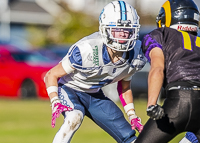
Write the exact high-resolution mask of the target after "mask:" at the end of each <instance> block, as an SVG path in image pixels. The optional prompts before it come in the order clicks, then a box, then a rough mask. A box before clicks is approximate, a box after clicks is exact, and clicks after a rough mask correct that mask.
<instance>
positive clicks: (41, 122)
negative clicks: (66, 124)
mask: <svg viewBox="0 0 200 143" xmlns="http://www.w3.org/2000/svg"><path fill="white" fill-rule="evenodd" d="M118 105H119V107H120V108H121V105H120V104H118ZM135 108H136V113H137V115H138V116H139V117H141V118H142V123H143V124H144V123H145V122H146V121H147V119H148V117H147V116H146V100H139V99H137V100H135ZM62 122H63V117H62V116H60V118H59V119H57V121H56V127H55V128H51V107H50V103H49V101H43V100H42V101H41V100H28V101H27V100H6V99H0V143H51V142H52V140H53V138H54V135H55V134H56V132H57V131H58V129H59V127H60V126H61V124H62ZM137 134H138V133H137ZM183 136H184V134H183V133H182V134H180V135H179V136H177V137H176V138H175V139H173V140H172V141H171V142H170V143H178V142H179V141H180V140H181V138H182V137H183ZM80 142H81V143H115V140H114V139H112V138H111V137H110V136H109V135H108V134H107V133H106V132H104V131H103V130H102V129H101V128H99V127H98V126H97V125H96V124H94V123H93V122H92V121H91V120H90V119H89V118H87V117H85V118H84V121H83V123H82V125H81V127H80V128H79V130H78V131H77V132H76V133H75V135H74V137H73V139H72V141H71V143H80Z"/></svg>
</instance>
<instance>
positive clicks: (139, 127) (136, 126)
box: [131, 118, 143, 133]
mask: <svg viewBox="0 0 200 143" xmlns="http://www.w3.org/2000/svg"><path fill="white" fill-rule="evenodd" d="M131 126H132V130H135V129H136V130H137V131H138V132H139V133H141V132H142V130H143V125H142V124H141V119H140V118H134V119H132V120H131Z"/></svg>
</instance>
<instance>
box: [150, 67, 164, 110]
mask: <svg viewBox="0 0 200 143" xmlns="http://www.w3.org/2000/svg"><path fill="white" fill-rule="evenodd" d="M163 78H164V73H163V69H162V68H159V67H157V68H152V69H151V70H150V72H149V78H148V104H147V107H148V106H150V105H155V104H156V103H157V99H158V96H159V93H160V90H161V87H162V84H163Z"/></svg>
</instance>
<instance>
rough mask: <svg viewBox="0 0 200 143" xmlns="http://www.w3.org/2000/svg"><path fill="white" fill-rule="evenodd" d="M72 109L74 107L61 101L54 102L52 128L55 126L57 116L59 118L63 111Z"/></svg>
mask: <svg viewBox="0 0 200 143" xmlns="http://www.w3.org/2000/svg"><path fill="white" fill-rule="evenodd" d="M71 110H72V108H70V107H67V106H65V105H62V104H61V103H59V102H57V103H55V104H52V120H51V126H52V128H54V127H55V123H56V118H58V117H59V116H60V114H61V113H62V112H64V111H71Z"/></svg>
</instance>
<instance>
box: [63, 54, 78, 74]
mask: <svg viewBox="0 0 200 143" xmlns="http://www.w3.org/2000/svg"><path fill="white" fill-rule="evenodd" d="M61 64H62V67H63V69H64V70H65V72H66V73H67V74H70V73H71V72H73V71H74V70H75V69H74V68H72V67H71V64H70V61H69V58H68V57H66V58H64V59H63V60H62V61H61Z"/></svg>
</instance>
